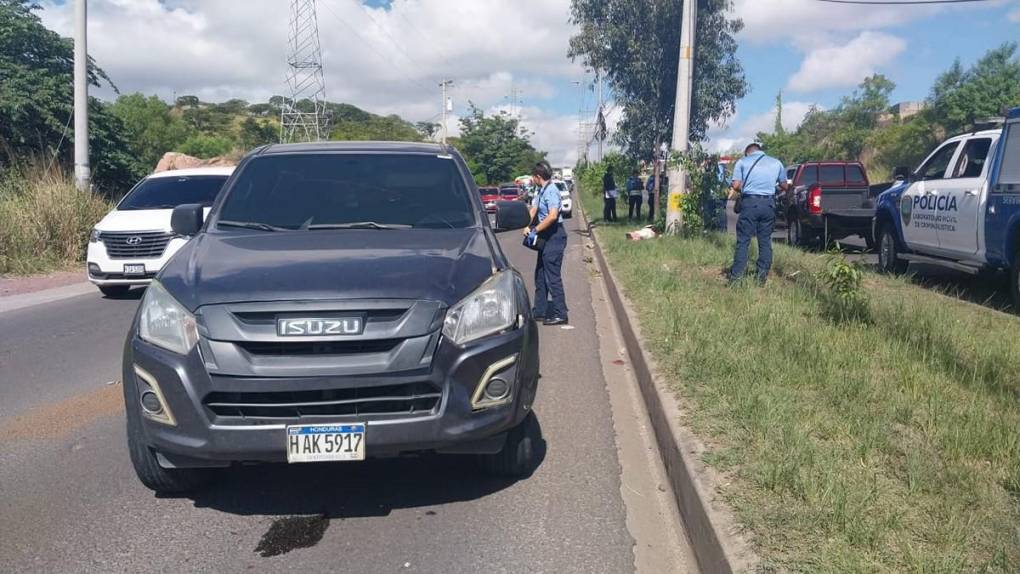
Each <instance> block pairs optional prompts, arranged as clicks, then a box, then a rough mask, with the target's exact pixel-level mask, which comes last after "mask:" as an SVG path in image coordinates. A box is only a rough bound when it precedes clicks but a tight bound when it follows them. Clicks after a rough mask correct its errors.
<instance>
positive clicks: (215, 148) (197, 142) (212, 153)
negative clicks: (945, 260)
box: [177, 134, 234, 159]
mask: <svg viewBox="0 0 1020 574" xmlns="http://www.w3.org/2000/svg"><path fill="white" fill-rule="evenodd" d="M233 149H234V142H233V141H232V140H231V139H229V138H226V137H223V136H211V135H206V134H198V135H193V136H191V137H189V138H188V139H186V140H184V143H182V144H181V145H180V147H179V148H178V149H177V151H179V152H181V153H185V154H188V155H190V156H194V157H197V158H201V159H210V158H214V157H218V156H221V155H227V154H228V153H230V152H231V151H233Z"/></svg>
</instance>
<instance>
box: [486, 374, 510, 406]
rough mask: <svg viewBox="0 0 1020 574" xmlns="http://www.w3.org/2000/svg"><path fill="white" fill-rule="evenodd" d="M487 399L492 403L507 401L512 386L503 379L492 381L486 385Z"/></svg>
mask: <svg viewBox="0 0 1020 574" xmlns="http://www.w3.org/2000/svg"><path fill="white" fill-rule="evenodd" d="M484 394H485V398H486V399H488V400H490V401H498V400H500V399H505V398H506V397H507V395H509V394H510V384H509V383H507V382H506V381H504V380H503V379H492V380H491V381H489V384H487V385H485V392H484Z"/></svg>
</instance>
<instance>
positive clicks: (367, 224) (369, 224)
mask: <svg viewBox="0 0 1020 574" xmlns="http://www.w3.org/2000/svg"><path fill="white" fill-rule="evenodd" d="M411 227H412V226H410V225H399V224H395V223H394V224H388V223H376V222H374V221H358V222H355V223H316V224H315V225H309V226H308V227H307V229H379V230H396V229H411Z"/></svg>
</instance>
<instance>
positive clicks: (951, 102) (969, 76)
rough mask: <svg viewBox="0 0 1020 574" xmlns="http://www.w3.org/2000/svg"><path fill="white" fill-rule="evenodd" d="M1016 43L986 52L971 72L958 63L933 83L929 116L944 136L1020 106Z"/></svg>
mask: <svg viewBox="0 0 1020 574" xmlns="http://www.w3.org/2000/svg"><path fill="white" fill-rule="evenodd" d="M1016 54H1017V44H1016V42H1009V43H1006V44H1003V45H1001V46H999V47H998V48H996V49H993V50H989V51H988V52H987V53H986V54H985V55H984V56H983V57H982V58H981V59H980V60H978V61H977V63H975V64H974V65H973V66H972V67H971V68H970V69H967V70H964V69H963V66H961V65H960V61H959V60H957V61H956V62H954V63H953V65H952V67H950V68H949V69H948V70H946V71H945V72H944V73H943V74H942V75H940V76H939V77H938V78H936V80H935V85H934V86H933V87H932V91H931V96H930V98H929V104H930V117H931V118H932V119H933V120H934V121H935V122H937V123H938V124H939V125H941V126H942V127H943V128H944V129H945V131H946V133H948V134H955V133H959V132H962V131H964V130H966V129H968V128H970V127H972V126H973V125H974V123H975V121H976V120H980V119H982V118H987V117H994V116H998V115H1001V114H1002V113H1003V112H1004V111H1005V110H1006V109H1007V108H1009V107H1012V106H1017V105H1020V59H1018V58H1016Z"/></svg>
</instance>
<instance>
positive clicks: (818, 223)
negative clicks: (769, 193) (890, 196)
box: [776, 161, 876, 249]
mask: <svg viewBox="0 0 1020 574" xmlns="http://www.w3.org/2000/svg"><path fill="white" fill-rule="evenodd" d="M787 173H789V174H791V175H790V180H791V182H790V188H789V190H788V191H786V193H781V194H780V195H779V196H778V198H777V199H778V201H777V206H776V207H777V211H778V212H779V213H778V215H779V218H780V219H782V220H785V222H786V229H787V231H786V234H787V239H788V241H789V243H790V245H810V244H814V243H818V242H821V244H822V245H823V246H824V245H827V244H828V243H829V241H833V240H837V239H843V238H844V237H847V236H849V235H860V236H861V237H863V238H864V241H865V242H866V244H867V246H868V248H869V249H871V248H872V247H873V246H874V238H873V237H872V233H871V219H872V217H874V215H875V200H876V197H875V195H874V194H873V193H872V190H871V186H870V184H869V183H868V175H867V173H866V172H865V170H864V166H863V165H861V164H860V163H859V162H855V161H817V162H805V163H802V164H799V165H796V166H791V167H790V168H788V169H787Z"/></svg>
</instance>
